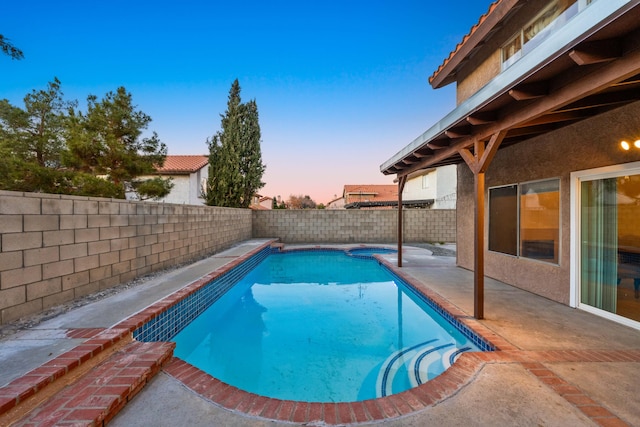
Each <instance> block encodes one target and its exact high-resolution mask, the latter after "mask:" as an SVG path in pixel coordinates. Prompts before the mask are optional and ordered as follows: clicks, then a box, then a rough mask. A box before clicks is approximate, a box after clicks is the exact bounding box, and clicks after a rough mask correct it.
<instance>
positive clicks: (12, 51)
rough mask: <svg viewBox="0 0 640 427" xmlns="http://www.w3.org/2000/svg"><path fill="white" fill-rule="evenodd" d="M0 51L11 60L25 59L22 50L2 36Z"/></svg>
mask: <svg viewBox="0 0 640 427" xmlns="http://www.w3.org/2000/svg"><path fill="white" fill-rule="evenodd" d="M0 50H1V51H2V53H4V54H5V55H9V56H10V57H11V59H22V58H24V54H23V53H22V51H21V50H20V49H18V48H17V47H15V46H14V45H13V43H11V42H10V41H9V39H8V38H6V37H5V36H3V35H2V34H0Z"/></svg>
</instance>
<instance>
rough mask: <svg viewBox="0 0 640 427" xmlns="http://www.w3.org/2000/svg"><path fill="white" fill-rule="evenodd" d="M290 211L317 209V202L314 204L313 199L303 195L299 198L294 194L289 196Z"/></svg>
mask: <svg viewBox="0 0 640 427" xmlns="http://www.w3.org/2000/svg"><path fill="white" fill-rule="evenodd" d="M287 204H288V206H289V209H315V208H316V202H314V201H313V200H312V199H311V197H309V196H303V195H302V194H300V195H298V196H294V195H293V194H292V195H290V196H289V201H288V203H287Z"/></svg>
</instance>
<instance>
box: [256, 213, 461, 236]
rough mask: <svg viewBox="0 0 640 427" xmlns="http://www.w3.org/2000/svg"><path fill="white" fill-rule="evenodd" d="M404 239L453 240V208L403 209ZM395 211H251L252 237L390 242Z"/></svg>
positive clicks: (395, 230) (393, 229) (394, 232)
mask: <svg viewBox="0 0 640 427" xmlns="http://www.w3.org/2000/svg"><path fill="white" fill-rule="evenodd" d="M403 213H404V217H403V219H404V241H406V242H455V217H456V215H455V211H454V210H447V209H442V210H430V209H405V210H403ZM397 231H398V211H397V210H395V209H385V210H366V209H363V210H338V209H336V210H279V209H278V210H271V211H255V212H254V213H253V236H254V237H257V238H258V237H275V238H279V239H280V240H281V241H283V242H285V243H394V242H396V241H397Z"/></svg>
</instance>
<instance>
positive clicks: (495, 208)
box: [489, 185, 518, 256]
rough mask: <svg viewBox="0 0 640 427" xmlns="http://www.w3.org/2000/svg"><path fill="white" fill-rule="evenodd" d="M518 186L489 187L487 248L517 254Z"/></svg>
mask: <svg viewBox="0 0 640 427" xmlns="http://www.w3.org/2000/svg"><path fill="white" fill-rule="evenodd" d="M517 224H518V186H517V185H510V186H507V187H499V188H491V189H489V250H490V251H495V252H502V253H503V254H509V255H514V256H517V255H518V227H517Z"/></svg>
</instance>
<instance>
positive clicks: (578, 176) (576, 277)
mask: <svg viewBox="0 0 640 427" xmlns="http://www.w3.org/2000/svg"><path fill="white" fill-rule="evenodd" d="M630 171H633V172H634V173H636V172H637V173H638V174H640V162H632V163H623V164H619V165H613V166H605V167H601V168H594V169H587V170H582V171H576V172H571V177H570V190H569V191H570V195H569V199H570V201H571V209H570V211H571V226H570V229H571V231H570V233H571V244H570V245H569V246H570V257H571V260H570V268H569V281H570V290H569V306H571V307H573V308H578V309H580V310H584V311H587V312H589V313H592V314H595V315H597V316H600V317H604V318H606V319H609V320H611V321H614V322H616V323H621V324H623V325H625V326H629V327H631V328H634V329H638V330H640V322H637V321H635V320H632V319H628V318H626V317H623V316H619V315H617V314H614V313H610V312H608V311H606V310H600V309H598V308H595V307H592V306H590V305H586V304H582V303H581V302H580V246H581V245H580V233H579V231H580V202H581V200H580V184H581V183H582V182H583V181H595V180H597V179H606V178H617V177H619V176H620V175H622V174H624V173H628V172H630Z"/></svg>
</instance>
